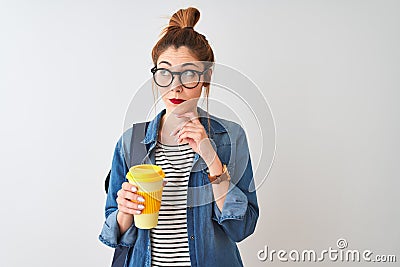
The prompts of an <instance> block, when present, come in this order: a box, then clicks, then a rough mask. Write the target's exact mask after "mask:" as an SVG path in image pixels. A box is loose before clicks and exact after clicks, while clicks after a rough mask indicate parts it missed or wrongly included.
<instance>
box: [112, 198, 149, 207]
mask: <svg viewBox="0 0 400 267" xmlns="http://www.w3.org/2000/svg"><path fill="white" fill-rule="evenodd" d="M117 203H118V205H120V206H123V207H126V208H129V209H137V210H142V209H144V204H143V203H137V202H133V201H132V200H130V199H126V198H122V197H119V198H117Z"/></svg>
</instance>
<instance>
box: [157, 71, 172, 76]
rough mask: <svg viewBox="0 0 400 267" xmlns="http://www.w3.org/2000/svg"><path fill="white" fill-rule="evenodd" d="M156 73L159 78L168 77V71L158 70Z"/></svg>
mask: <svg viewBox="0 0 400 267" xmlns="http://www.w3.org/2000/svg"><path fill="white" fill-rule="evenodd" d="M158 73H159V74H160V75H161V76H169V75H170V73H169V71H167V70H159V71H158Z"/></svg>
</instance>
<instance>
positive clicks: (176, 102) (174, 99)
mask: <svg viewBox="0 0 400 267" xmlns="http://www.w3.org/2000/svg"><path fill="white" fill-rule="evenodd" d="M169 101H171V103H172V104H175V105H178V104H180V103H182V102H184V101H185V100H184V99H179V98H171V99H170V100H169Z"/></svg>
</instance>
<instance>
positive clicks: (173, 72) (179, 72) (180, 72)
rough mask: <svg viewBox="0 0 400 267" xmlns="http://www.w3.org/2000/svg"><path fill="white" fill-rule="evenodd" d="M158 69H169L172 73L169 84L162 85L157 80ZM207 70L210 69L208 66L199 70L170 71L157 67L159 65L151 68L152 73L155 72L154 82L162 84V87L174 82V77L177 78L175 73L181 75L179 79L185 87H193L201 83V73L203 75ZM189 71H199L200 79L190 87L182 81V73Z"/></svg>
mask: <svg viewBox="0 0 400 267" xmlns="http://www.w3.org/2000/svg"><path fill="white" fill-rule="evenodd" d="M158 70H165V71H168V72H169V73H171V76H172V79H171V82H170V83H169V84H168V85H160V84H159V83H158V82H157V81H156V77H155V74H156V72H157V71H158ZM207 70H208V68H206V69H205V70H203V71H198V70H184V71H170V70H169V69H166V68H157V66H154V67H153V68H151V69H150V71H151V73H153V80H154V82H155V83H156V84H157V85H158V86H160V87H168V86H170V85H171V83H172V82H173V81H174V79H175V75H179V81H180V82H181V84H182V86H183V87H185V88H187V89H193V88H195V87H196V86H197V85H199V83H200V78H201V75H203V74H204V73H205V72H206V71H207ZM187 71H192V72H195V73H197V74H198V75H199V80H198V81H197V83H196V85H195V86H190V87H189V86H186V85H185V84H184V83H183V82H182V73H185V72H187Z"/></svg>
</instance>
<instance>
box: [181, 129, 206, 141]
mask: <svg viewBox="0 0 400 267" xmlns="http://www.w3.org/2000/svg"><path fill="white" fill-rule="evenodd" d="M200 137H201V134H200V133H198V132H191V131H186V132H184V133H182V134H181V135H180V136H179V137H178V142H179V141H180V140H183V139H187V138H188V139H193V140H195V141H196V142H198V141H199V140H200Z"/></svg>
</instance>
